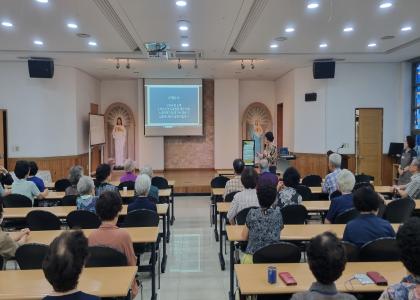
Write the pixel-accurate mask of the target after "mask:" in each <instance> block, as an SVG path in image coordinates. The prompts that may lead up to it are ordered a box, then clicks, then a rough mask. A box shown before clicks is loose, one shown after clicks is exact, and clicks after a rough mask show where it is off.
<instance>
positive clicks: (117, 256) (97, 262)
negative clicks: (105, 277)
mask: <svg viewBox="0 0 420 300" xmlns="http://www.w3.org/2000/svg"><path fill="white" fill-rule="evenodd" d="M126 265H127V257H126V256H125V255H124V253H121V252H120V251H118V250H115V249H113V248H110V247H104V246H92V247H89V255H88V259H87V261H86V267H87V268H93V267H120V266H126Z"/></svg>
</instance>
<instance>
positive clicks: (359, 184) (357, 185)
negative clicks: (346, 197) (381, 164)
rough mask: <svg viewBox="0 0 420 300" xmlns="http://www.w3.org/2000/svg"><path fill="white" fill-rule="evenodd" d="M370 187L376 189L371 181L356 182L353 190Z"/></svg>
mask: <svg viewBox="0 0 420 300" xmlns="http://www.w3.org/2000/svg"><path fill="white" fill-rule="evenodd" d="M363 187H365V188H370V189H371V190H372V191H374V190H375V188H374V187H373V185H372V184H371V183H370V182H356V183H355V185H354V188H353V192H355V191H357V190H358V189H361V188H363Z"/></svg>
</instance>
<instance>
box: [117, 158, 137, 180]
mask: <svg viewBox="0 0 420 300" xmlns="http://www.w3.org/2000/svg"><path fill="white" fill-rule="evenodd" d="M124 170H125V173H124V175H123V176H121V177H120V182H121V183H122V182H127V181H133V182H134V181H136V178H137V175H136V173H135V171H136V164H135V162H134V161H132V160H131V159H127V160H126V161H125V162H124Z"/></svg>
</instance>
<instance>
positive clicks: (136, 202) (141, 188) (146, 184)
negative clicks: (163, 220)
mask: <svg viewBox="0 0 420 300" xmlns="http://www.w3.org/2000/svg"><path fill="white" fill-rule="evenodd" d="M150 186H151V180H150V177H149V176H147V175H146V174H141V175H139V176H137V179H136V183H135V186H134V188H135V189H136V194H137V196H135V197H134V198H133V201H132V202H131V203H130V204H129V205H128V209H127V211H128V212H130V211H133V210H136V209H148V210H153V211H157V208H156V203H155V202H154V201H155V199H154V198H153V197H150V196H148V194H149V190H150Z"/></svg>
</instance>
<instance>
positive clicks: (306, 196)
mask: <svg viewBox="0 0 420 300" xmlns="http://www.w3.org/2000/svg"><path fill="white" fill-rule="evenodd" d="M295 190H296V192H298V194H299V195H301V196H302V200H304V201H305V200H312V198H313V197H312V192H311V189H310V188H308V187H307V186H304V185H302V184H299V185H297V186H296V187H295Z"/></svg>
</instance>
